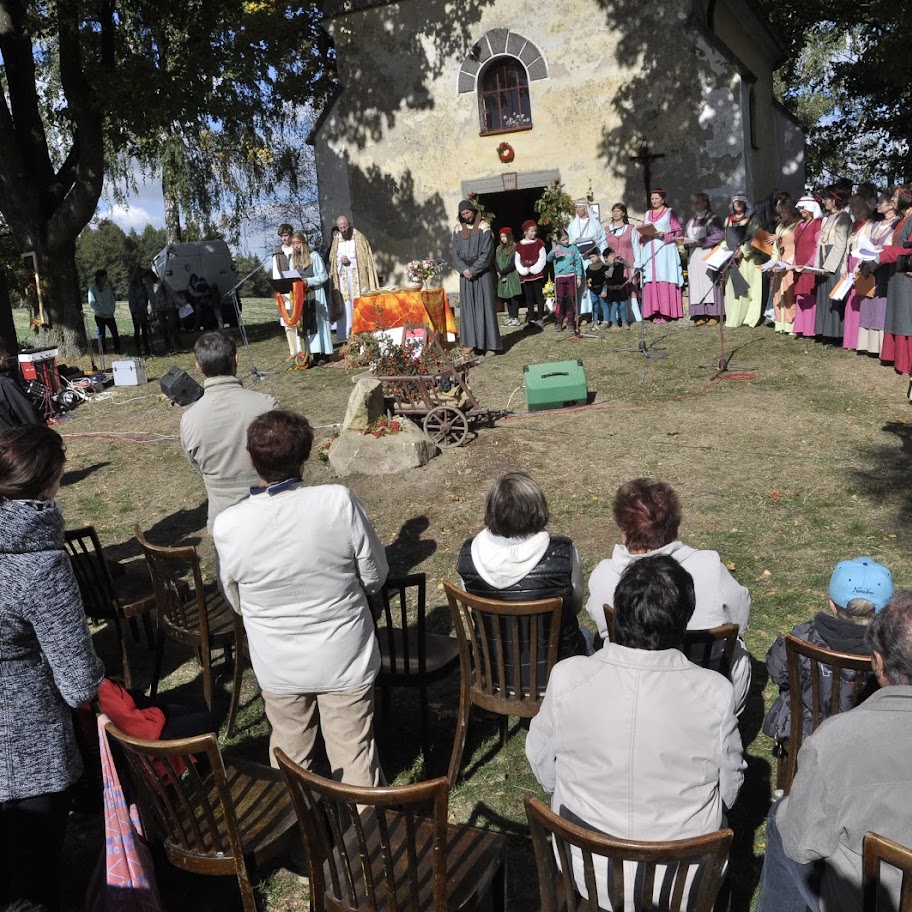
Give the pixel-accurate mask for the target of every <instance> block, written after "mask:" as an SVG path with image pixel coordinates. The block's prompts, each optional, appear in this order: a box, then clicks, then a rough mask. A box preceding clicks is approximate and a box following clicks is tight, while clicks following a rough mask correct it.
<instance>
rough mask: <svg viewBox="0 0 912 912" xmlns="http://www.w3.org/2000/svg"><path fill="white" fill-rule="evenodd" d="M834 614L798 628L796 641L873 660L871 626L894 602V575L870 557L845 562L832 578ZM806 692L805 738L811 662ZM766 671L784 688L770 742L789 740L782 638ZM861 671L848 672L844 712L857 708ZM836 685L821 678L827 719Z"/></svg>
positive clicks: (805, 673) (772, 717)
mask: <svg viewBox="0 0 912 912" xmlns="http://www.w3.org/2000/svg"><path fill="white" fill-rule="evenodd" d="M829 596H830V598H829V611H819V612H818V613H817V614H816V615H815V616H814V619H813V620H811V621H805V622H804V623H803V624H798V626H797V627H795V628H794V629H793V630H792V636H795V637H798V639H800V640H805V641H806V642H808V643H812V644H813V645H815V646H822V647H823V648H824V649H832V650H834V651H836V652H848V653H852V654H853V655H868V654H869V653H870V651H871V649H870V646H869V645H868V643H867V638H866V634H867V629H868V625H869V624H870V623H871V621H873V620H874V618H875V617H876V616H877V615H878V613H879V612H881V611H883V609H884V608H885V607H886V605H887V603H888V602H889V601H890V599H891V598H893V576H892V574H891V573H890V571H889V570H888V569H887V568H886V567H884V566H883V564H878V563H877V561H875V560H872V559H871V558H870V557H856V558H855V559H854V560H848V561H840V563H838V564H837V565H836V569H835V570H834V571H833V575H832V577H830V587H829ZM801 663H802V667H801V688H802V694H803V698H802V699H803V703H804V733H805V735H809V734H810V733H811V724H812V723H811V703H812V693H811V670H810V662H808V661H807V659H804V658H802V660H801ZM766 667H767V668H768V669H769V674H770V678H771V679H772V680H773V681H774V682H775V683H776V684H778V685H779V696H778V697H777V698H776V702H775V703H773V705H772V707H771V708H770V711H769V712H768V713H767V714H766V719H765V721H764V723H763V731H764V733H765V734H766V735H768V736H769V737H770V738H777V739H781V738H787V737H788V736H789V728H790V725H791V717H792V713H791V706H790V703H789V678H788V661H787V658H786V651H785V637H782V636H780V637H778V638H777V639H776V642H775V643H773V645H772V646H771V647H770V650H769V652H768V653H767V654H766ZM855 676H856V672H854V671H851V670H848V669H846V670H845V671H843V672H842V681H843V684H844V685H845V684H848V685H850V686H848V687H846V686H843V687H842V689H841V690H840V702H841V703H842V705H841V706H840V709H841V710H848V709H851V708H852V691H853V689H854V688H853V687H852V686H851V685H852V684H853V683H854V681H855ZM831 693H832V684H831V681H830V678H829V677H826V676H824V677H822V679H821V695H820V704H821V707H820V708H821V711H822V712H823V713H824V718H826V710H827V707H828V706H829V703H830V694H831Z"/></svg>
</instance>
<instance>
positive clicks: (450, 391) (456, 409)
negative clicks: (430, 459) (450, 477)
mask: <svg viewBox="0 0 912 912" xmlns="http://www.w3.org/2000/svg"><path fill="white" fill-rule="evenodd" d="M427 344H428V345H431V346H434V348H435V349H436V352H437V370H436V372H435V373H427V374H416V375H409V376H383V375H378V377H377V379H378V380H379V381H380V383H381V384H382V386H383V395H384V397H385V398H387V399H389V400H391V401H392V403H393V412H394V414H396V415H403V416H406V417H408V418H411V419H413V420H414V421H415V422H416V423H418V424H420V425H421V427H422V428H423V429H424V433H425V434H427V436H428V437H429V438H430V439H431V440H433V441H434V443H436V444H437V446H439V447H441V448H443V447H457V446H462V444H463V443H465V441H466V438H467V437H468V436H469V427H470V425H474V424H475V423H477V422H478V420H479V419H485V420H486V419H488V418H490V415H491V413H490V411H489V410H488V409H486V408H484V407H483V406H482V405H481V404H480V403H479V401H478V399H476V398H475V394H474V393H473V392H472V388H471V387H470V386H469V380H468V374H469V370H470V369H471V368H472V367H474V366H475V365H476V364H477V363H478V361H477V359H473V360H471V361H466V362H464V363H462V364H460V365H459V366H458V367H457V366H455V365H454V364H453V362H452V361H451V360H450V357H449V355H447V353H446V352H445V351H444V349H443V347H442V346H441V344H440V342H439V341H438V339H437V335H436V333H434V332H429V333H428V335H427Z"/></svg>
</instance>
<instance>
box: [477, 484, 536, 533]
mask: <svg viewBox="0 0 912 912" xmlns="http://www.w3.org/2000/svg"><path fill="white" fill-rule="evenodd" d="M547 524H548V502H547V501H546V500H545V494H544V492H543V491H542V489H541V488H540V487H539V486H538V484H537V483H536V482H535V481H534V480H533V479H532V477H531V476H530V475H527V474H526V473H525V472H508V473H507V474H506V475H504V476H503V477H502V478H498V479H497V481H495V482H494V485H493V487H492V488H491V490H490V491H488V497H487V500H486V501H485V525H486V526H487V527H488V530H489V531H490V532H492V533H493V534H494V535H499V536H501V537H502V538H528V536H530V535H535V533H536V532H541V531H542V530H543V529H544V528H545V526H546V525H547Z"/></svg>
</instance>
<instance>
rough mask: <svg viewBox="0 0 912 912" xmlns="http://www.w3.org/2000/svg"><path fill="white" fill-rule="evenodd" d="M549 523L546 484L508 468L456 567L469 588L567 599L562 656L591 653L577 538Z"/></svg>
mask: <svg viewBox="0 0 912 912" xmlns="http://www.w3.org/2000/svg"><path fill="white" fill-rule="evenodd" d="M547 524H548V503H547V501H546V500H545V495H544V492H543V491H542V489H541V488H540V487H539V486H538V485H537V484H536V483H535V481H533V480H532V478H530V477H529V476H528V475H527V474H526V473H525V472H509V473H508V474H506V475H504V476H503V477H502V478H500V479H498V481H496V482H495V483H494V486H493V487H492V488H491V490H490V491H488V498H487V501H486V503H485V528H484V529H482V531H481V532H479V533H478V535H476V536H475V537H474V538H472V539H469V540H468V541H467V542H465V544H463V546H462V550H461V551H460V552H459V559H458V561H457V563H456V572H457V573H458V574H459V576H460V578H461V579H462V585H463V588H464V589H465V590H466V592H469V593H471V594H472V595H480V596H482V597H484V598H489V599H500V600H502V601H505V602H526V601H536V600H538V599H546V598H555V597H557V596H559V597H560V598H562V599H563V600H564V606H563V612H562V614H561V630H560V642H559V644H558V659H566V658H567V657H568V656H574V655H584V654H585V653H586V642H585V640H584V638H583V635H582V633H581V631H580V626H579V621H578V620H577V615H578V614H579V612H580V609H581V608H582V607H583V571H582V569H581V567H580V560H579V554H577V551H576V548H575V547H574V545H573V542H572V541H571V540H570V539H569V538H566V537H565V536H563V535H550V534H549V533H548V532H546V531H545V526H546V525H547ZM543 660H544V655H543Z"/></svg>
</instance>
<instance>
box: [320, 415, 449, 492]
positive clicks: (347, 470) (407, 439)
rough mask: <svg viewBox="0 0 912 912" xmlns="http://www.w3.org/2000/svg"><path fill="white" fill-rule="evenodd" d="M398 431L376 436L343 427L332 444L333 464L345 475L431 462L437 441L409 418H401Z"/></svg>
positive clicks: (388, 472) (397, 469)
mask: <svg viewBox="0 0 912 912" xmlns="http://www.w3.org/2000/svg"><path fill="white" fill-rule="evenodd" d="M399 420H400V421H401V422H402V430H401V431H399V433H398V434H386V435H385V436H383V437H374V435H373V434H362V433H361V432H360V431H355V430H349V431H342V433H341V434H339V436H338V437H337V438H336V440H335V442H334V443H333V445H332V446H331V447H330V448H329V464H330V465H331V466H332V467H333V469H334V470H335V472H336V474H337V475H339V476H340V477H341V478H346V477H347V476H349V475H394V474H396V473H397V472H404V471H406V470H407V469H417V468H420V467H421V466H423V465H427V464H428V462H430V461H431V459H433V458H434V456H436V455H437V445H436V444H434V443H432V442H431V441H430V440H428V438H427V437H426V436H425V435H424V431H422V430H421V428H419V427H418V426H417V425H415V424H414V423H412V422H411V421H409V420H408V418H401V419H399Z"/></svg>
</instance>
